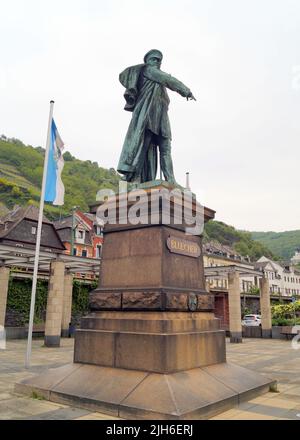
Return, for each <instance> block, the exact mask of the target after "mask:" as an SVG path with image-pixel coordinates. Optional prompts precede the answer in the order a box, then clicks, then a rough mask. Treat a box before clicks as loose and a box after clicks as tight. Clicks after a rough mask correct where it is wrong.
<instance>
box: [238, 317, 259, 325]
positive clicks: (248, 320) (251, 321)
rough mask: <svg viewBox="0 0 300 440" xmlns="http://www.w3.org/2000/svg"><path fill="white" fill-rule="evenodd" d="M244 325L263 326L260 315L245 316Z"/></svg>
mask: <svg viewBox="0 0 300 440" xmlns="http://www.w3.org/2000/svg"><path fill="white" fill-rule="evenodd" d="M242 325H245V326H253V327H259V326H261V316H260V315H245V316H244V319H243V320H242Z"/></svg>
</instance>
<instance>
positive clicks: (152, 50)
mask: <svg viewBox="0 0 300 440" xmlns="http://www.w3.org/2000/svg"><path fill="white" fill-rule="evenodd" d="M149 55H157V56H159V58H160V59H162V58H163V54H162V53H161V51H160V50H157V49H151V50H149V52H147V53H146V55H145V56H144V63H145V62H146V61H147V58H148V57H149Z"/></svg>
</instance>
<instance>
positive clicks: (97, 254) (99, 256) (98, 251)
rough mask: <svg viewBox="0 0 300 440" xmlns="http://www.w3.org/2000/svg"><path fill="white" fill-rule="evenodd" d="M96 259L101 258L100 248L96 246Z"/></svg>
mask: <svg viewBox="0 0 300 440" xmlns="http://www.w3.org/2000/svg"><path fill="white" fill-rule="evenodd" d="M96 258H101V246H100V245H97V247H96Z"/></svg>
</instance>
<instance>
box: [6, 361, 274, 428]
mask: <svg viewBox="0 0 300 440" xmlns="http://www.w3.org/2000/svg"><path fill="white" fill-rule="evenodd" d="M272 385H274V381H272V380H270V379H268V378H266V377H264V376H262V375H259V374H257V373H256V372H254V371H250V370H248V369H245V368H242V367H239V366H236V365H232V364H228V363H221V364H217V365H210V366H207V367H203V368H196V369H192V370H186V371H180V372H177V373H172V374H159V373H149V372H145V371H138V370H125V369H121V368H110V367H100V366H95V365H85V364H76V363H74V364H69V365H65V366H63V367H60V368H56V369H50V370H48V371H47V372H45V373H43V374H41V375H39V376H36V377H33V378H30V379H26V380H23V381H22V382H21V383H18V384H16V385H15V391H16V392H17V393H22V394H26V395H29V396H30V395H31V394H32V393H33V392H35V393H37V394H38V395H39V396H42V397H44V398H45V399H47V400H50V401H52V402H55V403H62V404H68V405H73V406H77V407H80V408H85V409H88V410H91V411H99V412H102V413H104V414H109V415H113V416H116V417H121V418H125V419H131V420H134V419H165V420H176V419H178V420H180V419H207V418H209V417H213V416H214V415H216V414H219V413H220V412H223V411H226V410H228V409H230V408H232V407H234V406H236V405H238V404H239V403H240V402H242V401H245V400H249V399H251V398H253V397H254V396H256V395H258V394H262V393H264V392H267V391H268V390H269V388H270V386H272Z"/></svg>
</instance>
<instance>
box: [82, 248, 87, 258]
mask: <svg viewBox="0 0 300 440" xmlns="http://www.w3.org/2000/svg"><path fill="white" fill-rule="evenodd" d="M81 256H82V257H87V250H86V249H83V250H82V253H81Z"/></svg>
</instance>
